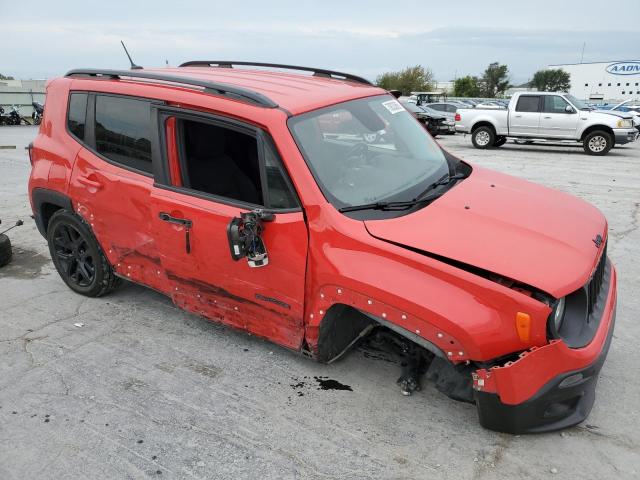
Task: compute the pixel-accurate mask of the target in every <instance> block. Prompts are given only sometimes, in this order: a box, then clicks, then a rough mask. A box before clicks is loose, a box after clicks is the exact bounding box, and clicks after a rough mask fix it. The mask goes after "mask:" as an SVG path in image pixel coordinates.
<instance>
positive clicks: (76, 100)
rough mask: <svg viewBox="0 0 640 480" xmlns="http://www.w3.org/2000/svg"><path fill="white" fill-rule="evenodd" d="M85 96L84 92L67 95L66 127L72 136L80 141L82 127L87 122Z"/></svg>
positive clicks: (82, 138)
mask: <svg viewBox="0 0 640 480" xmlns="http://www.w3.org/2000/svg"><path fill="white" fill-rule="evenodd" d="M87 98H88V95H87V94H86V93H72V94H71V95H69V110H68V113H67V128H68V129H69V132H70V133H71V134H72V135H73V136H74V137H76V138H77V139H78V140H81V141H84V127H85V124H86V122H87Z"/></svg>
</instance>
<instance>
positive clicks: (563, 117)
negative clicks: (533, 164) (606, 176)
mask: <svg viewBox="0 0 640 480" xmlns="http://www.w3.org/2000/svg"><path fill="white" fill-rule="evenodd" d="M456 129H457V130H458V131H459V132H462V133H470V134H471V141H472V142H473V145H474V146H475V147H476V148H492V147H500V146H501V145H504V143H505V142H506V141H507V138H516V139H521V140H522V139H523V140H536V139H545V140H575V141H577V142H581V143H582V144H583V147H584V150H585V152H586V153H588V154H590V155H606V154H607V153H608V152H609V150H611V148H612V147H613V146H614V144H616V145H622V144H625V143H629V142H633V141H635V140H636V139H637V138H638V131H637V130H636V129H635V128H634V125H633V119H632V117H631V115H629V114H627V113H620V112H613V111H607V112H604V111H595V110H592V109H590V108H589V107H587V106H586V105H585V104H584V103H583V102H582V101H580V100H578V99H577V98H575V97H574V96H572V95H568V94H566V93H552V92H536V93H524V92H519V93H516V94H515V95H514V96H513V98H512V99H511V101H510V102H509V107H508V109H507V110H498V109H496V110H490V109H486V108H481V107H480V106H476V108H474V109H468V110H465V109H460V110H458V113H457V114H456Z"/></svg>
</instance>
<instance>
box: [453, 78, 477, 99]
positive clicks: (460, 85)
mask: <svg viewBox="0 0 640 480" xmlns="http://www.w3.org/2000/svg"><path fill="white" fill-rule="evenodd" d="M453 96H454V97H479V96H480V80H479V79H478V77H472V76H471V75H467V76H466V77H461V78H457V79H456V80H455V81H454V82H453Z"/></svg>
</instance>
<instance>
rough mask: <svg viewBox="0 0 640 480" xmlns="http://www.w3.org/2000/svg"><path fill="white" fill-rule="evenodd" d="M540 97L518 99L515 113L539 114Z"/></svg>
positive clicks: (525, 96)
mask: <svg viewBox="0 0 640 480" xmlns="http://www.w3.org/2000/svg"><path fill="white" fill-rule="evenodd" d="M539 104H540V97H538V96H534V95H523V96H521V97H520V98H519V99H518V104H517V105H516V112H539V111H540V108H539Z"/></svg>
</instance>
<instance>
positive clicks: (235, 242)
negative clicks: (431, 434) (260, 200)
mask: <svg viewBox="0 0 640 480" xmlns="http://www.w3.org/2000/svg"><path fill="white" fill-rule="evenodd" d="M273 220H275V215H274V214H273V213H271V212H264V211H263V210H253V211H251V212H245V213H241V214H240V217H234V218H233V219H232V220H231V221H230V222H229V225H227V238H228V240H229V249H230V250H231V258H232V259H233V260H234V261H238V260H240V259H241V258H244V257H246V258H247V263H248V264H249V266H250V267H251V268H257V267H264V266H266V265H268V264H269V255H268V253H267V247H266V246H265V244H264V241H263V239H262V232H263V231H264V225H263V222H272V221H273Z"/></svg>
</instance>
